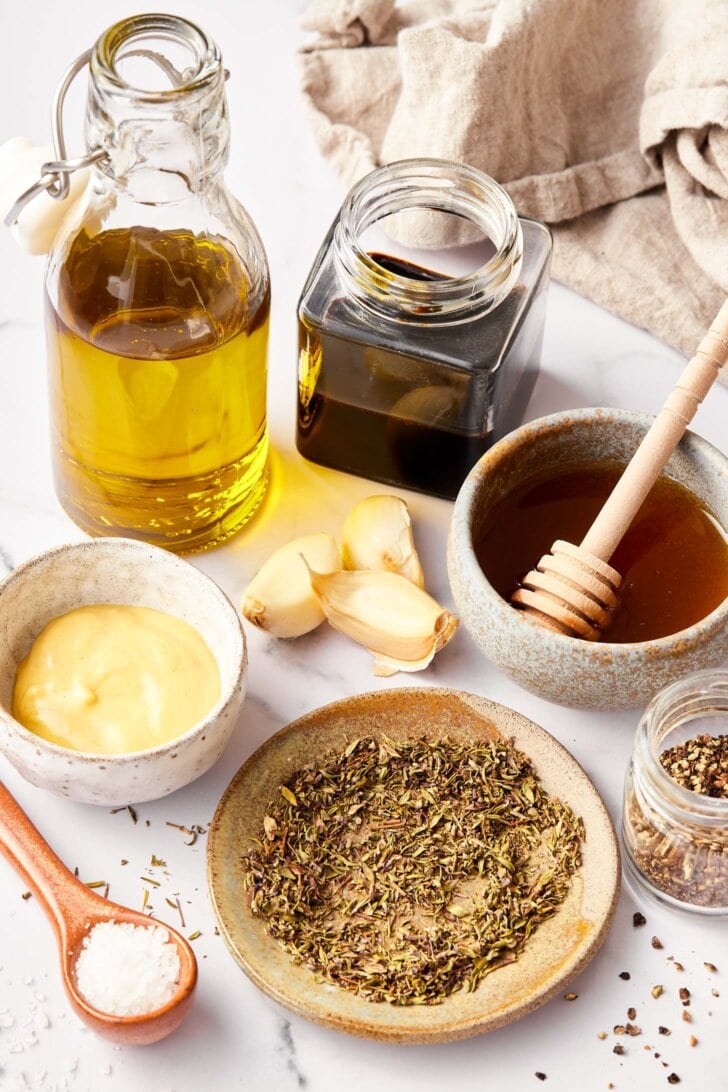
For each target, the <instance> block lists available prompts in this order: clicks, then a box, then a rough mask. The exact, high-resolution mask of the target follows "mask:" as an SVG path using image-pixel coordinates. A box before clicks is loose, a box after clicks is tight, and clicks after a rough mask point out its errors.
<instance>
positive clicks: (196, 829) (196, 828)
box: [166, 823, 207, 846]
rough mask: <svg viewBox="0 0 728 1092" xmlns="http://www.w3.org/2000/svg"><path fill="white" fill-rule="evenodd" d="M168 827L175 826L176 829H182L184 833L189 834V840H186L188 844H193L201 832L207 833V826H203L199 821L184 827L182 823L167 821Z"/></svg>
mask: <svg viewBox="0 0 728 1092" xmlns="http://www.w3.org/2000/svg"><path fill="white" fill-rule="evenodd" d="M166 825H167V826H168V827H173V828H174V829H175V830H181V831H182V833H183V834H189V836H190V840H189V842H185V845H186V846H193V845H194V844H195V842H196V841H197V839H198V837H199V835H200V834H207V830H206V829H205V827H201V826H200V825H199V824H198V823H195V824H193V826H191V827H183V826H182V825H181V824H180V823H167V824H166Z"/></svg>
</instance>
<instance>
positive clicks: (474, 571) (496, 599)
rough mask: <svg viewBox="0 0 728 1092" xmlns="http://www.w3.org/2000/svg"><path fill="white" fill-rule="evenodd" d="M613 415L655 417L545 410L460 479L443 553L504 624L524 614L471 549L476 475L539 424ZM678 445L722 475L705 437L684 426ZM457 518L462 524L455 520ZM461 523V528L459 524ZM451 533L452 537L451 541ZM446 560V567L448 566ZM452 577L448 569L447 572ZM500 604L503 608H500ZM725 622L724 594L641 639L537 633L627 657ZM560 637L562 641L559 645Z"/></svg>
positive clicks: (640, 416)
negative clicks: (684, 622)
mask: <svg viewBox="0 0 728 1092" xmlns="http://www.w3.org/2000/svg"><path fill="white" fill-rule="evenodd" d="M609 419H612V420H614V419H616V420H619V421H625V422H629V423H631V424H637V425H640V424H641V425H644V426H645V427H646V428H649V426H650V425H651V424H652V422H653V421H654V420H655V415H654V414H652V413H646V412H644V411H642V410H631V409H622V408H620V407H617V406H586V407H580V408H578V409H571V410H560V411H559V412H558V413H551V414H546V415H545V416H542V417H537V418H534V419H533V420H532V421H528V422H527V423H526V424H524V425H521V426H520V427H519V428H517V429H515V430H514V431H513V432H509V433H508V434H507V435H506V436H504V437H503V438H502V439H501V440H499V441H498V442H497V443H495V444H494V445H493V447H491V448H490V449H489V450H488V451H486V453H485V454H484V455H482V456H481V457H480V459H479V460H478V462H477V463H476V464H475V466H474V467H473V468H472V470H471V471H470V473H469V474H468V476H467V477H466V479H465V481H464V482H463V484H462V486H461V487H460V490H459V492H458V495H457V497H456V498H455V504H454V506H453V512H452V519H451V522H450V531H449V535H448V554H449V557H450V559H452V558H453V557H454V556H457V559H458V562H459V563H460V565H462V566H463V570H464V577H463V579H464V581H465V582H467V583H468V584H470V585H471V587H474V589H475V590H476V591H477V592H478V593H479V594H480V595H483V596H484V597H485V599H487V601H488V602H489V603H492V604H494V605H495V606H496V609H498V610H502V617H503V619H504V622H505V624H507V625H509V624H511V623H513V624H516V625H520V624H521V623H522V622H525V621H526V619H525V618H524V617H523V615H522V614H520V613H519V612H517V611H515V610H513V608H512V607H511V606H510V604H508V603H506V601H505V600H504V599H503V598H502V597H501V596H500V595H499V594H498V592H497V591H496V590H495V588H494V587H493V585H492V584H491V583H490V581H489V580H488V578H487V577H486V575H485V573H484V572H483V570H482V568H481V567H480V563H479V562H478V559H477V557H476V554H475V549H474V547H473V538H472V523H473V513H474V511H475V501H476V497H477V492H478V486H479V483H480V481H481V479H482V478H483V477H484V476H485V474H486V473H487V472H488V471H489V470H490V469H491V468H490V465H489V464H491V463H492V464H493V465H494V466H495V465H498V464H499V463H500V462H501V460H502V459H504V458H505V457H508V458H512V457H513V456H514V454H515V453H516V452H517V451H518V450H519V449H522V448H523V447H526V446H530V445H531V444H532V443H533V441H534V440H535V439H536V437H537V435H538V434H540V433H542V432H543V430H544V428H546V429H547V430H548V431H549V432H556V433H558V432H560V431H563V430H565V429H566V428H568V427H569V426H573V425H577V426H579V425H586V424H593V423H594V422H595V421H600V420H601V421H608V420H609ZM679 446H680V448H682V449H683V450H687V451H688V452H695V453H696V454H697V455H699V456H700V457H701V459H703V460H705V461H707V462H708V463H711V464H714V465H715V468H716V470H717V472H718V473H721V472H722V473H724V474H725V475H726V477H728V456H727V455H724V454H723V452H722V451H720V450H719V449H718V448H717V447H715V445H714V444H711V443H710V441H708V440H706V439H705V438H704V437H703V436H700V435H698V433H696V432H693V431H692V430H690V429H687V430H686V432H685V434H684V436H683V438H682V439H681V441H680V445H679ZM461 521H462V528H461V526H460V524H461ZM461 529H462V532H463V533H462V534H460V530H461ZM456 537H457V542H456V541H455V540H456ZM451 567H452V566H451V564H450V565H449V568H450V569H451ZM451 580H452V575H451ZM503 608H505V609H503ZM723 622H728V598H726V599H724V600H723V602H722V603H719V604H718V606H717V607H715V609H714V610H712V611H711V612H710V614H706V615H705V616H704V617H703V618H700V619H699V620H698V621H697V622H694V623H693V624H692V625H691V626H688V627H687V628H686V629H681V630H677V631H676V632H675V633H669V634H667V635H666V636H664V637H655V638H652V639H650V640H647V641H621V642H615V641H598V642H595V643H592V642H587V641H584V640H582V639H581V638H579V637H568V636H566V635H565V634H562V633H557V632H555V631H552V630H548V629H544V628H539V638H540V640H542V641H545V642H546V645H547V647H550V648H551V649H552V650H553V651H558V650H559V649H563V648H565V647H567V648H568V647H569V646H571V647H572V648H577V647H578V648H580V649H582V650H584V649H585V648H586V649H594V650H596V649H598V650H600V651H601V653H602V654H604V655H608V656H612V657H619V658H621V659H628V658H630V657H631V656H632V655H634V654H635V653H639V652H646V651H649V654H650V655H651V656H657V655H659V654H661V653H669V652H671V651H672V650H673V648H674V646H675V645H676V644H679V645H687V646H693V645H695V644H700V643H701V642H702V641H704V640H705V639H706V637H708V636H709V635H710V634H711V633H712V632H714V630H715V628H716V626H719V625H720V624H721V623H723ZM564 642H567V644H566V645H565V644H564Z"/></svg>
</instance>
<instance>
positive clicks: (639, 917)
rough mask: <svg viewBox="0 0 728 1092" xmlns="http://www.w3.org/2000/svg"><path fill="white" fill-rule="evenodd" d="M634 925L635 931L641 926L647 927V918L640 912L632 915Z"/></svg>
mask: <svg viewBox="0 0 728 1092" xmlns="http://www.w3.org/2000/svg"><path fill="white" fill-rule="evenodd" d="M632 924H633V925H634V927H635V929H637V928H638V927H639V926H640V925H646V924H647V918H646V917H645V915H644V914H640V912H639V910H637V911H636V912H635V913H634V914H633V915H632Z"/></svg>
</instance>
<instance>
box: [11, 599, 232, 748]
mask: <svg viewBox="0 0 728 1092" xmlns="http://www.w3.org/2000/svg"><path fill="white" fill-rule="evenodd" d="M219 697H220V672H219V670H218V666H217V661H216V660H215V657H214V656H213V654H212V652H211V651H210V649H209V648H208V646H207V644H206V643H205V641H204V640H203V638H202V637H201V636H200V634H199V633H198V632H197V630H196V629H194V627H193V626H191V625H189V623H187V622H184V621H183V620H182V619H181V618H174V617H172V615H170V614H165V613H163V612H162V611H158V610H152V609H151V608H149V607H129V606H121V605H101V604H99V605H95V606H88V607H78V608H77V609H75V610H72V611H69V612H68V614H63V615H61V616H60V617H59V618H54V619H53V620H52V621H51V622H49V623H48V625H47V626H46V627H45V628H44V629H43V631H42V632H41V633H40V634H39V635H38V637H37V638H36V640H35V642H34V644H33V646H32V648H31V650H30V652H29V654H28V656H26V658H25V659H24V660H23V662H22V663H21V664H20V666H19V668H18V671H17V674H16V676H15V686H14V689H13V716H14V717H15V719H16V720H18V721H20V723H21V724H22V725H23V726H24V727H25V728H27V729H28V730H29V731H31V732H34V733H35V734H36V735H38V736H41V737H42V738H43V739H47V740H49V741H50V742H51V743H57V744H60V746H61V747H68V748H70V749H71V750H74V751H86V752H89V753H91V754H107V755H108V754H125V753H128V752H130V751H143V750H147V749H148V748H150V747H156V746H158V745H159V744H160V743H166V742H168V741H169V740H172V739H175V738H176V737H177V736H180V735H182V734H183V733H184V732H186V731H187V730H188V729H189V728H191V727H192V726H193V725H194V724H196V723H197V721H199V720H201V719H202V718H203V717H204V716H205V715H206V714H207V713H209V711H210V709H212V707H213V705H215V703H216V702H217V701H218V699H219Z"/></svg>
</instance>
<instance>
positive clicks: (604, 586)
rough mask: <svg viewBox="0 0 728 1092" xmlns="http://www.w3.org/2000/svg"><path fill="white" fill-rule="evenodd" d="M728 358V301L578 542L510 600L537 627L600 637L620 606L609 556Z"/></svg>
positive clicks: (548, 557)
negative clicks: (537, 625) (535, 623)
mask: <svg viewBox="0 0 728 1092" xmlns="http://www.w3.org/2000/svg"><path fill="white" fill-rule="evenodd" d="M726 361H728V300H726V301H725V303H724V304H723V306H722V307H721V309H720V311H719V313H718V315H717V317H716V319H715V321H714V322H713V325H712V326H711V328H710V330H709V331H708V333H707V334H706V335H705V337H704V338H703V340H702V341H701V342H700V345H699V346H698V349H697V352H696V354H695V356H694V357H693V358H692V360H691V361H690V363H689V364H688V366H687V367H686V368H685V370H684V372H683V373H682V375H681V376H680V378H679V379H678V381H677V383H676V385H675V387H674V388H673V390H672V392H671V393H670V396H669V398H668V399H667V401H666V402H665V405H664V406H663V407H662V409H661V410H660V413H659V414H658V415H657V417H656V418H655V420H654V421H653V423H652V425H651V427H650V429H649V431H648V433H647V435H646V436H645V438H644V439H643V440H642V443H641V444H640V446H639V447H638V448H637V451H636V452H635V453H634V455H633V456H632V459H631V460H630V462H629V463H628V465H627V467H626V469H625V471H624V473H623V474H622V476H621V478H620V479H619V481H618V482H617V484H616V485H615V487H614V489H613V490H612V492H611V493H610V495H609V496H608V497H607V499H606V501H605V502H604V505H603V506H602V509H601V511H600V512H599V514H598V516H597V517H596V519H595V520H594V522H593V524H592V525H591V527H590V529H589V531H588V532H587V534H586V536H585V537H584V539H583V540H582V543H581V545H580V546H575V545H574V544H573V543H571V542H563V541H561V540H559V541H557V542H555V543H554V544H553V546H552V547H551V553H550V554H544V556H543V557H542V558H541V560H540V561H539V563H538V565H537V566H536V568H535V569H531V571H530V572H529V573H528V574H527V575H526V576H525V577H524V578H523V580H522V581H521V584H520V586H519V587H518V589H517V590H516V591H515V592H514V593H513V597H512V602H513V603H514V604H515V605H516V606H518V607H521V608H522V609H523V610H525V612H526V613H527V614H528V615H529V616H530V617H531V618H532V619H533V621H535V622H538V623H539V624H540V625H542V626H544V627H545V628H547V629H552V630H555V631H556V632H557V633H563V634H564V635H565V636H567V637H581V638H583V639H584V640H587V641H598V640H599V638H600V637H601V635H602V633H603V632H604V631H605V630H606V629H607V627H608V626H609V624H610V622H611V620H612V618H613V616H614V611H615V609H616V607H617V605H618V602H619V600H618V597H617V591H618V589H619V586H620V584H621V583H622V577H621V576H620V574H619V573H618V572H617V570H616V569H614V568H612V566H611V565H610V564H609V560H610V558H611V556H612V554H613V553H614V551H615V550H616V549H617V546H618V545H619V543H620V542H621V540H622V538H623V536H624V534H625V533H626V531H627V529H628V527H629V525H630V524H631V523H632V520H633V519H634V517H635V516H636V515H637V512H638V511H639V509H640V507H641V505H642V503H643V501H644V499H645V497H646V496H647V494H648V493H649V491H650V489H651V488H652V486H653V485H654V484H655V482H656V481H657V479H658V478H659V476H660V474H661V473H662V471H663V470H664V468H665V464H666V463H667V460H668V459H669V458H670V456H671V455H672V453H673V451H674V450H675V448H676V447H677V445H678V443H679V442H680V440H681V439H682V436H683V433H684V432H685V429H686V428H687V426H688V425H689V424H690V422H691V421H692V419H693V417H694V416H695V413H696V410H697V408H698V406H699V405H700V403H701V402H702V401H703V399H704V398H705V396H706V394H707V393H708V391H709V390H710V388H711V386H712V385H713V383H714V382H715V380H716V379H717V378H718V373H719V371H720V369H721V368H722V366H723V365H724V364H725V363H726Z"/></svg>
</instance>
